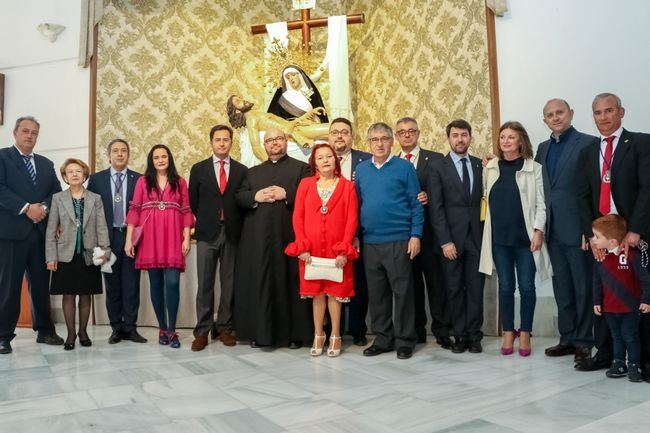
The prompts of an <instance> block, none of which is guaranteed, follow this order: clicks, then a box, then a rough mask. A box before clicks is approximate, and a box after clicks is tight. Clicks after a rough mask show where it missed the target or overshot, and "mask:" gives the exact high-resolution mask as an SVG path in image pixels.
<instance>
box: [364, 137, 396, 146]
mask: <svg viewBox="0 0 650 433" xmlns="http://www.w3.org/2000/svg"><path fill="white" fill-rule="evenodd" d="M380 141H381V144H389V143H391V142H392V141H393V137H372V138H369V139H368V142H369V143H370V144H377V143H379V142H380Z"/></svg>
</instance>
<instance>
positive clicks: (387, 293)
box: [363, 241, 416, 349]
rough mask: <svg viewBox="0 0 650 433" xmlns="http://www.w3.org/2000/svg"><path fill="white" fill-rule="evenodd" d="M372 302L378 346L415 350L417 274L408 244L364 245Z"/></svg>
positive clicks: (369, 296) (369, 297) (370, 304)
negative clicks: (413, 270) (408, 252)
mask: <svg viewBox="0 0 650 433" xmlns="http://www.w3.org/2000/svg"><path fill="white" fill-rule="evenodd" d="M363 248H364V253H365V256H364V264H365V269H366V278H367V279H368V300H369V307H370V320H371V325H372V330H373V331H374V332H375V333H376V334H377V337H376V338H375V341H374V345H376V346H378V347H381V348H383V349H393V348H399V347H410V348H413V347H415V342H416V333H415V326H414V321H413V315H414V310H415V308H414V306H415V302H414V301H413V272H411V260H410V258H409V256H408V254H407V253H406V250H407V249H408V241H399V242H390V243H383V244H364V246H363Z"/></svg>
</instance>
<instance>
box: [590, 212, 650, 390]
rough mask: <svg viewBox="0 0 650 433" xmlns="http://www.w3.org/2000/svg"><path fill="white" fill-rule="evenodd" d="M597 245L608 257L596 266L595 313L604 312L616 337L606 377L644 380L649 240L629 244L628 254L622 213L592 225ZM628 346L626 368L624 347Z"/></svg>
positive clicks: (649, 287) (649, 308)
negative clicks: (642, 318) (642, 324)
mask: <svg viewBox="0 0 650 433" xmlns="http://www.w3.org/2000/svg"><path fill="white" fill-rule="evenodd" d="M591 227H592V229H593V232H594V239H593V242H595V245H596V247H598V248H604V249H606V250H607V255H606V256H605V260H603V261H602V262H596V265H595V267H594V281H593V290H594V313H595V314H596V315H598V316H600V315H601V314H603V313H604V314H605V319H606V320H607V324H608V326H609V329H610V331H611V333H612V339H613V341H614V361H613V362H612V366H611V367H610V369H609V370H607V372H606V373H605V374H606V375H607V377H612V378H613V377H623V376H626V375H627V376H628V379H629V380H630V381H631V382H641V381H642V376H641V365H640V363H641V342H640V340H639V311H641V312H642V313H648V312H650V272H648V267H647V266H648V253H647V244H646V243H645V242H643V241H642V243H641V245H640V246H639V248H640V249H639V250H637V249H634V248H630V249H629V250H628V254H627V255H626V254H625V252H624V251H623V249H622V248H620V243H621V241H622V240H623V238H624V237H625V233H627V224H626V222H625V220H624V219H623V217H621V216H619V215H614V214H610V215H605V216H603V217H600V218H598V219H597V220H595V221H594V222H593V223H592V225H591ZM626 349H627V362H628V364H627V368H626V366H625V351H626Z"/></svg>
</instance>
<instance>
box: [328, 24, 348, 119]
mask: <svg viewBox="0 0 650 433" xmlns="http://www.w3.org/2000/svg"><path fill="white" fill-rule="evenodd" d="M327 32H328V35H327V54H326V55H325V56H326V61H327V64H328V67H329V74H330V101H329V102H330V107H329V110H328V116H329V118H330V119H334V118H336V117H345V118H347V119H350V120H353V119H352V107H351V105H350V70H349V65H348V20H347V17H346V16H345V15H340V16H336V17H329V18H327Z"/></svg>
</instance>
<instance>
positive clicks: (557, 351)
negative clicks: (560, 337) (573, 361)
mask: <svg viewBox="0 0 650 433" xmlns="http://www.w3.org/2000/svg"><path fill="white" fill-rule="evenodd" d="M574 353H576V348H575V347H574V346H569V345H567V344H562V343H560V344H556V345H555V346H553V347H549V348H547V349H546V350H545V351H544V354H545V355H546V356H566V355H573V354H574Z"/></svg>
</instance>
